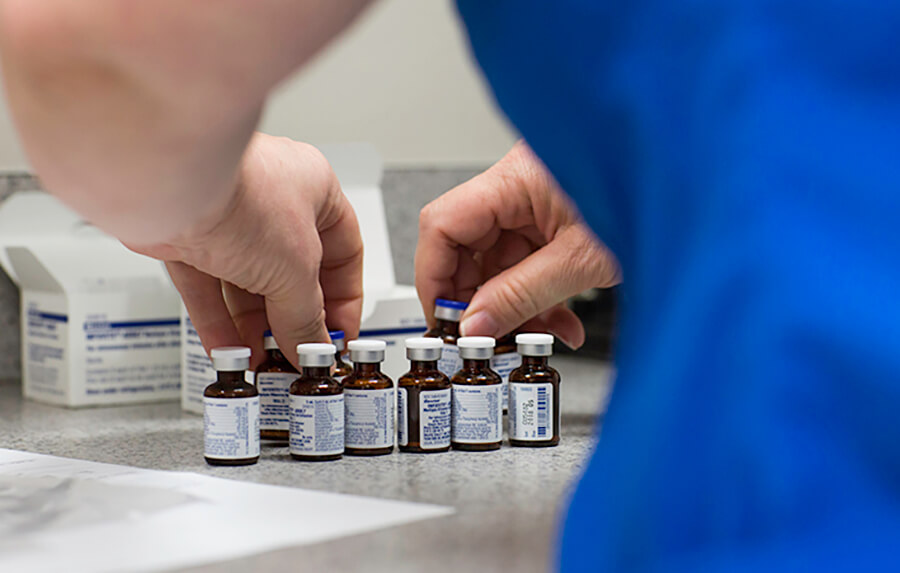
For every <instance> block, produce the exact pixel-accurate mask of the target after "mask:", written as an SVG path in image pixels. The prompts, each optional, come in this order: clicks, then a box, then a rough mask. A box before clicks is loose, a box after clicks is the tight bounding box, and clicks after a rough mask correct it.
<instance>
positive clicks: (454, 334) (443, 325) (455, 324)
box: [425, 298, 469, 376]
mask: <svg viewBox="0 0 900 573" xmlns="http://www.w3.org/2000/svg"><path fill="white" fill-rule="evenodd" d="M468 306H469V305H468V304H467V303H464V302H459V301H457V300H447V299H445V298H438V299H435V300H434V318H435V325H434V328H432V329H431V330H429V331H428V332H426V333H425V336H426V337H427V338H440V339H441V340H442V341H443V342H444V352H443V353H442V354H441V359H440V360H439V361H438V369H439V370H440V371H441V372H443V373H444V374H446V375H447V376H453V375H454V374H456V372H457V371H458V370H459V369H460V368H461V367H462V360H460V358H459V349H458V348H457V347H456V339H457V338H459V319H460V317H461V316H462V313H463V311H464V310H466V308H467V307H468Z"/></svg>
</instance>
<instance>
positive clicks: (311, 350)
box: [290, 344, 344, 462]
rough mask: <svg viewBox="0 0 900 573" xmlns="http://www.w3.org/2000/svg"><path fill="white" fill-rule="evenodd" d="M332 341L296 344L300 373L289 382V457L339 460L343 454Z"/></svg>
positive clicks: (340, 398)
mask: <svg viewBox="0 0 900 573" xmlns="http://www.w3.org/2000/svg"><path fill="white" fill-rule="evenodd" d="M334 353H335V348H334V345H332V344H299V345H298V346H297V357H298V361H299V363H300V366H301V368H302V370H303V373H302V374H301V376H300V377H299V378H297V380H295V381H294V382H293V383H292V384H291V388H290V399H291V408H290V410H291V426H290V428H291V432H290V434H291V436H290V451H291V457H292V458H294V459H295V460H301V461H306V462H325V461H331V460H339V459H341V457H342V456H343V454H344V396H343V389H342V388H341V385H340V383H339V382H338V381H337V380H335V379H334V378H333V377H332V376H331V365H332V364H333V363H334Z"/></svg>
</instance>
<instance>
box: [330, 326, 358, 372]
mask: <svg viewBox="0 0 900 573" xmlns="http://www.w3.org/2000/svg"><path fill="white" fill-rule="evenodd" d="M328 335H329V336H331V343H332V344H334V347H335V348H336V349H337V350H336V352H335V353H334V372H333V373H332V376H333V377H334V379H335V380H337V381H338V382H342V381H343V380H344V378H346V377H347V376H349V375H350V373H351V372H353V366H350V364H348V363H347V361H346V360H344V348H346V345H345V338H346V335H345V334H344V331H343V330H332V331H330V332H329V333H328Z"/></svg>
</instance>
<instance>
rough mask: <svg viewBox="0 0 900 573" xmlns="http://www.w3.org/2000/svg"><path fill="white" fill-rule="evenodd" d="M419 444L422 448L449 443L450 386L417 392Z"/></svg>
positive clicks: (438, 446)
mask: <svg viewBox="0 0 900 573" xmlns="http://www.w3.org/2000/svg"><path fill="white" fill-rule="evenodd" d="M419 445H420V446H421V448H422V449H423V450H438V449H440V448H446V447H447V446H449V445H450V388H447V389H446V390H425V391H422V392H419Z"/></svg>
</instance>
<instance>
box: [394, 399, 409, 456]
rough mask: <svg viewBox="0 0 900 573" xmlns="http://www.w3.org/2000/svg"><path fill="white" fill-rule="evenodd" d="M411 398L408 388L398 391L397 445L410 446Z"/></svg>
mask: <svg viewBox="0 0 900 573" xmlns="http://www.w3.org/2000/svg"><path fill="white" fill-rule="evenodd" d="M407 412H409V396H408V395H407V393H406V388H398V389H397V443H398V444H400V445H401V446H405V445H407V444H409V414H407Z"/></svg>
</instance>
